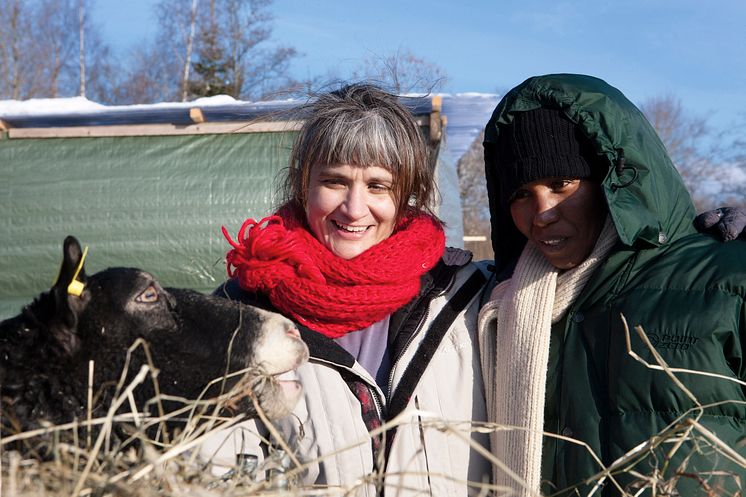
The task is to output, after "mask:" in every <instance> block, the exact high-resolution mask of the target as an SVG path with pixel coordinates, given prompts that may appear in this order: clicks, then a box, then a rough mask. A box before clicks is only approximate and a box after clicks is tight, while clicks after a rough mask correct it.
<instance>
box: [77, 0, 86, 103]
mask: <svg viewBox="0 0 746 497" xmlns="http://www.w3.org/2000/svg"><path fill="white" fill-rule="evenodd" d="M78 23H79V24H78V26H79V29H80V55H79V61H80V96H81V97H85V74H86V72H85V0H78Z"/></svg>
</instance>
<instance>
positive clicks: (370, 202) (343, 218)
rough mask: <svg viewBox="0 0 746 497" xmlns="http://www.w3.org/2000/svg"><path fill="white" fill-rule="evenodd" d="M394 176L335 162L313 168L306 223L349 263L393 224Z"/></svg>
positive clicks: (388, 233)
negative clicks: (334, 163)
mask: <svg viewBox="0 0 746 497" xmlns="http://www.w3.org/2000/svg"><path fill="white" fill-rule="evenodd" d="M396 206H397V199H396V197H395V195H394V190H393V176H392V174H391V172H390V171H388V170H387V169H384V168H383V167H380V166H367V167H362V166H353V165H349V164H337V165H327V166H321V165H317V166H314V167H313V168H312V169H311V174H310V178H309V182H308V196H307V202H306V219H307V220H308V225H309V226H310V228H311V232H312V233H313V234H314V236H315V237H316V239H318V240H319V241H320V242H321V243H323V244H324V246H326V248H328V249H329V250H330V251H331V252H332V253H333V254H335V255H337V256H339V257H341V258H343V259H352V258H353V257H356V256H358V255H360V254H362V253H363V252H365V251H366V250H368V249H369V248H371V247H372V246H374V245H376V244H377V243H379V242H381V241H383V240H385V239H386V238H388V237H389V236H391V233H393V231H394V227H395V226H396V215H397V210H396Z"/></svg>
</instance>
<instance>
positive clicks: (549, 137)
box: [494, 108, 603, 205]
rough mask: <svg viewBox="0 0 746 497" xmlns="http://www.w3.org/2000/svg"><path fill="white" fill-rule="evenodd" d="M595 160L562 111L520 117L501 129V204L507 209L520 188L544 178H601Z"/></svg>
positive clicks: (497, 153) (538, 111)
mask: <svg viewBox="0 0 746 497" xmlns="http://www.w3.org/2000/svg"><path fill="white" fill-rule="evenodd" d="M596 158H597V156H596V154H595V152H594V151H593V149H592V145H591V143H590V141H589V139H588V138H586V137H585V136H584V135H583V134H582V132H581V131H580V129H579V127H578V126H576V125H575V124H574V123H573V122H572V121H570V119H568V118H567V116H565V114H564V113H563V112H562V111H560V110H558V109H545V108H539V109H535V110H530V111H528V112H520V113H517V114H515V117H514V119H513V122H512V123H510V124H509V125H507V126H501V127H500V133H499V135H498V137H497V143H496V147H495V157H494V161H495V164H494V165H495V167H496V170H495V173H496V175H497V176H498V177H499V183H500V202H501V203H502V204H503V205H508V204H509V203H510V199H511V197H512V195H513V194H514V193H515V191H516V190H517V189H518V188H519V187H520V186H521V185H525V184H526V183H530V182H532V181H536V180H538V179H541V178H553V177H567V178H585V179H588V178H598V177H599V176H600V175H602V174H603V172H602V171H603V169H602V168H599V167H598V165H597V166H596V167H595V168H594V167H592V165H593V163H594V162H596V160H597V159H596ZM594 169H595V171H594ZM594 172H595V174H594ZM598 179H599V180H600V178H598Z"/></svg>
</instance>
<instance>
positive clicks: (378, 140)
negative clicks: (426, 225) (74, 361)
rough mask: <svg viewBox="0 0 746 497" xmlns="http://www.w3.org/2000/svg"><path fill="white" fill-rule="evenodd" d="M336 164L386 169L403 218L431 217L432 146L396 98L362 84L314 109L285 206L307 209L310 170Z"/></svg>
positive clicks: (327, 96) (322, 99) (295, 153)
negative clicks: (420, 214)
mask: <svg viewBox="0 0 746 497" xmlns="http://www.w3.org/2000/svg"><path fill="white" fill-rule="evenodd" d="M335 164H350V165H354V166H361V167H367V166H379V167H383V168H385V169H387V170H388V171H390V172H391V174H392V176H393V183H394V186H393V189H394V197H395V199H396V203H397V213H398V215H399V217H401V216H403V215H405V214H406V213H408V212H409V213H412V212H422V211H424V212H428V213H430V214H432V205H431V204H432V203H433V199H434V198H436V196H437V189H436V186H435V180H434V174H433V169H432V167H430V161H429V156H428V150H427V146H426V145H425V140H424V138H423V136H422V133H421V131H420V128H419V126H418V125H417V123H416V122H415V119H414V116H413V115H412V113H411V112H410V111H409V109H407V108H406V107H405V106H404V105H403V104H402V103H401V102H399V99H398V98H397V97H396V96H395V95H392V94H391V93H388V92H386V91H384V90H382V89H380V88H378V87H377V86H374V85H371V84H362V83H357V84H350V85H346V86H344V87H342V88H341V89H339V90H336V91H333V92H330V93H324V94H322V95H320V96H319V97H318V98H317V99H316V100H315V101H314V102H313V103H312V104H310V106H309V112H308V116H307V118H306V120H305V122H304V124H303V126H302V128H301V130H300V133H299V135H298V137H297V138H296V140H295V143H294V145H293V150H292V152H291V156H290V164H289V168H288V174H287V176H286V179H285V186H284V197H285V198H284V202H283V203H290V204H294V205H295V206H296V207H299V208H302V209H305V207H306V201H307V195H308V183H309V178H310V175H311V169H312V168H313V167H314V166H317V165H323V166H325V165H335Z"/></svg>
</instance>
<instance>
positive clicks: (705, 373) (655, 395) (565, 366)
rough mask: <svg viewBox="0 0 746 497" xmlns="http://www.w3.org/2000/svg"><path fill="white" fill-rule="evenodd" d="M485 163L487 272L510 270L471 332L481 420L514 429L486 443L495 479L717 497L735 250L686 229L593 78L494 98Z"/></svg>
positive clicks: (628, 115) (640, 129) (744, 290)
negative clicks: (490, 265) (484, 412)
mask: <svg viewBox="0 0 746 497" xmlns="http://www.w3.org/2000/svg"><path fill="white" fill-rule="evenodd" d="M485 164H486V175H487V182H488V189H489V194H490V210H491V216H492V241H493V246H494V250H495V264H496V268H497V271H498V273H502V274H503V275H507V274H511V273H512V277H511V278H510V279H509V280H507V281H504V282H503V283H501V284H500V285H498V286H497V287H496V288H495V290H494V291H493V293H492V298H491V300H490V302H489V303H488V304H487V305H486V306H485V307H484V309H483V310H482V312H481V314H480V323H479V326H480V344H481V347H482V362H483V371H484V383H485V388H486V390H487V402H488V409H489V411H490V413H489V414H490V418H491V420H492V421H494V422H497V423H499V424H503V425H510V426H514V427H516V428H515V429H510V430H501V431H497V432H496V433H494V434H493V439H492V451H493V453H494V454H495V455H496V456H497V457H498V458H500V459H501V460H503V461H504V463H505V464H506V465H507V468H501V469H496V470H495V483H496V484H503V485H507V486H508V487H511V488H513V489H515V490H516V491H518V492H519V494H520V495H535V494H536V493H537V492H539V491H540V490H541V491H542V492H545V493H547V494H554V493H558V494H560V495H578V494H579V495H587V494H589V493H591V492H592V491H593V490H594V487H595V486H599V487H601V489H602V490H601V489H598V490H596V492H597V493H596V494H595V495H600V494H603V495H606V494H609V495H617V494H621V493H622V492H623V491H626V492H629V493H630V494H635V493H636V492H637V491H638V490H639V489H640V488H643V487H654V486H657V490H656V491H657V493H658V494H662V493H663V492H666V491H667V492H669V493H668V494H666V495H673V494H675V492H676V491H678V495H720V493H708V492H723V491H727V492H728V493H727V495H732V494H733V492H735V491H736V490H737V489H738V488H740V486H741V485H743V484H744V482H746V466H745V465H744V461H745V460H744V455H745V454H746V449H744V443H743V442H744V439H745V438H746V396H745V395H744V391H745V389H744V383H743V382H742V381H743V379H744V376H746V361H744V355H743V351H744V337H746V330H744V327H746V305H745V304H744V297H745V296H746V257H745V256H744V253H745V252H744V249H746V243H744V242H743V241H740V240H739V241H735V242H731V243H725V244H724V243H720V242H718V241H715V240H714V239H712V238H710V237H709V236H708V235H705V234H699V233H697V232H696V231H695V229H694V227H693V224H692V221H693V219H694V208H693V206H692V202H691V199H690V197H689V194H688V193H687V191H686V189H685V187H684V185H683V183H682V180H681V177H680V176H679V174H678V173H677V172H676V170H675V168H674V167H673V164H672V163H671V160H670V158H669V157H668V155H667V153H666V150H665V148H664V146H663V144H662V143H661V141H660V139H659V138H658V136H657V135H656V133H655V131H654V130H653V128H652V127H651V125H650V124H649V123H648V122H647V120H646V119H645V118H644V117H643V115H642V113H641V112H640V111H639V110H638V109H637V108H636V107H635V106H634V105H633V104H632V103H631V102H629V100H627V99H626V98H625V97H624V95H622V94H621V93H620V92H619V91H618V90H616V89H615V88H613V87H611V86H609V85H608V84H606V83H605V82H603V81H601V80H599V79H596V78H593V77H589V76H581V75H570V74H562V75H548V76H541V77H535V78H531V79H529V80H527V81H525V82H524V83H522V84H521V85H519V86H518V87H516V88H515V89H513V90H511V91H510V92H509V93H508V94H507V95H506V96H505V98H503V99H502V101H501V102H500V103H499V104H498V106H497V108H496V109H495V112H494V114H493V116H492V118H491V120H490V122H489V123H488V124H487V128H486V132H485ZM516 260H517V263H515V262H514V263H513V264H511V261H516ZM621 316H624V318H626V320H627V323H628V324H629V329H631V330H632V331H630V332H629V333H627V330H626V329H625V325H624V323H623V321H622V317H621ZM638 325H639V326H641V327H642V329H644V331H645V336H644V337H643V336H641V335H638V334H637V333H636V332H635V330H634V329H633V327H635V326H638ZM646 340H647V341H649V343H650V345H649V346H648V345H646ZM628 341H629V342H630V344H631V351H632V352H634V353H635V354H637V355H638V356H639V358H640V360H637V359H636V358H635V357H633V354H630V353H629V352H628V350H627V349H628V346H627V343H628ZM655 355H659V356H660V359H656V357H655ZM644 361H646V362H647V363H649V364H648V365H646V364H644ZM664 364H665V365H667V366H668V367H670V368H671V370H669V371H663V370H662V369H663V368H662V367H661V366H662V365H664ZM682 369H685V370H691V371H692V372H683V371H682ZM542 431H545V432H546V433H548V434H551V435H547V436H543V435H542ZM656 435H659V436H657V438H656ZM607 470H608V471H607ZM605 471H606V472H605ZM599 492H600V493H599Z"/></svg>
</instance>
